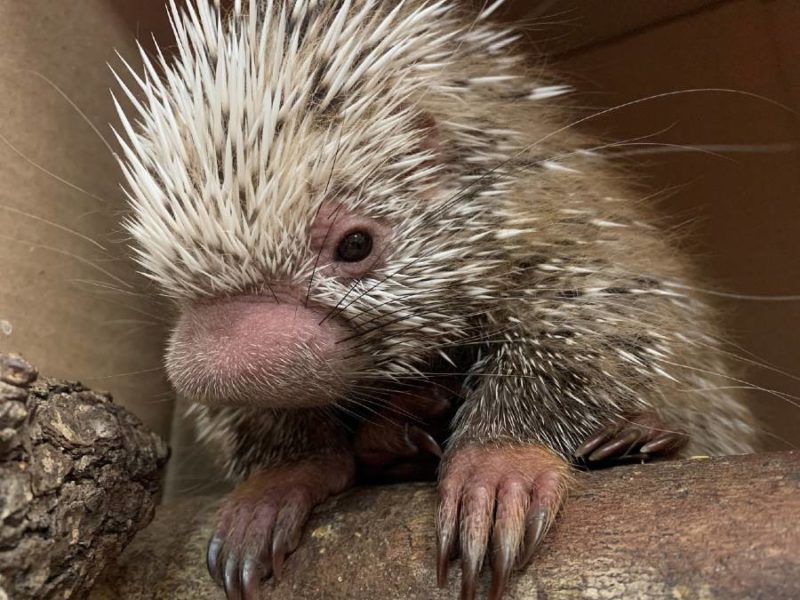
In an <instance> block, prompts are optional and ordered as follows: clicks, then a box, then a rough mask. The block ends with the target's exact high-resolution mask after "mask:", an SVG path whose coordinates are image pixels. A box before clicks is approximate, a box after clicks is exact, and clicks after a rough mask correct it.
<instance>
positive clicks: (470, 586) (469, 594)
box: [460, 564, 479, 600]
mask: <svg viewBox="0 0 800 600" xmlns="http://www.w3.org/2000/svg"><path fill="white" fill-rule="evenodd" d="M478 575H479V570H478V568H476V567H475V566H473V565H472V564H469V565H464V566H462V568H461V595H460V598H461V600H475V586H476V584H477V581H478Z"/></svg>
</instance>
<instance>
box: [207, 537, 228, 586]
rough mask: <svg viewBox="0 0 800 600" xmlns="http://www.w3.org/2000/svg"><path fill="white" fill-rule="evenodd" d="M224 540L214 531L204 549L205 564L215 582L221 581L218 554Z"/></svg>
mask: <svg viewBox="0 0 800 600" xmlns="http://www.w3.org/2000/svg"><path fill="white" fill-rule="evenodd" d="M224 542H225V540H224V538H223V537H222V536H221V535H219V534H218V533H215V534H214V535H213V536H211V539H210V540H209V541H208V549H207V550H206V566H207V567H208V574H209V575H211V577H212V579H214V580H215V581H216V582H217V583H222V574H221V573H220V568H219V567H220V565H219V556H220V552H221V551H222V545H223V543H224Z"/></svg>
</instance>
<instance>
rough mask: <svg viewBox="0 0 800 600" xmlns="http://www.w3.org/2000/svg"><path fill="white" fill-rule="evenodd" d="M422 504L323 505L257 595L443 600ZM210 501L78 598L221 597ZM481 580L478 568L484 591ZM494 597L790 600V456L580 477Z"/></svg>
mask: <svg viewBox="0 0 800 600" xmlns="http://www.w3.org/2000/svg"><path fill="white" fill-rule="evenodd" d="M435 505H436V494H435V490H434V489H433V487H432V486H430V485H425V484H419V485H402V486H388V487H372V488H362V489H357V490H354V491H352V492H350V493H348V494H345V495H343V496H341V497H339V498H336V499H334V500H332V501H331V502H329V503H328V504H326V505H325V506H324V507H322V508H321V509H320V510H319V511H317V513H316V514H315V515H314V516H313V518H312V521H311V522H310V524H309V526H308V527H307V529H306V532H305V539H304V541H303V543H302V544H301V547H300V548H299V549H298V550H297V551H296V552H295V553H294V555H292V556H291V557H290V558H289V559H288V560H287V564H286V567H285V574H284V576H283V579H282V580H281V582H280V583H279V584H277V585H274V584H272V583H268V584H267V585H265V587H264V592H263V598H265V599H266V598H274V599H277V598H280V599H281V600H289V599H295V598H297V599H300V598H302V599H306V600H316V599H323V598H324V599H326V600H339V599H342V600H344V599H348V600H374V599H375V598H387V599H388V598H391V599H393V600H394V599H412V598H414V599H429V598H430V599H444V598H457V597H458V582H457V577H458V569H457V568H454V569H453V571H454V572H453V573H452V574H451V577H450V586H449V587H448V588H447V589H446V590H438V589H436V583H435V581H436V578H435V572H434V555H435V550H434V548H435V535H434V528H433V523H434V513H435ZM215 506H216V501H215V500H213V499H209V498H196V499H191V500H187V501H184V502H181V503H177V504H173V505H171V506H163V507H161V508H159V511H158V514H157V516H156V519H155V522H154V523H153V524H152V525H151V526H150V527H149V528H148V529H146V530H145V531H143V532H142V533H141V534H140V535H139V537H138V538H137V539H136V540H135V541H134V542H133V544H132V545H131V546H130V547H129V548H128V549H127V550H126V551H125V553H124V554H123V555H122V557H121V559H120V561H119V564H118V566H117V567H116V568H114V569H113V570H111V571H110V572H109V573H107V575H106V576H105V577H104V578H103V579H102V580H101V582H100V583H99V584H98V586H97V587H96V588H95V590H94V591H93V593H92V595H91V596H90V598H91V599H92V600H120V599H126V600H145V599H151V598H152V599H156V598H158V599H161V598H169V599H174V600H183V599H187V600H188V599H193V600H195V599H196V600H208V599H215V600H219V599H222V598H224V595H223V594H222V592H221V591H220V590H219V589H218V588H217V587H216V586H215V585H214V584H213V583H212V581H211V580H210V579H209V576H208V574H207V573H206V571H205V565H204V552H205V543H206V541H207V539H208V538H209V536H210V534H211V528H212V526H213V513H214V509H215ZM487 579H488V578H487V577H486V573H484V581H483V585H484V586H486V583H487ZM480 594H482V595H483V597H485V594H486V588H485V587H484V588H483V589H482V590H481V592H480ZM479 597H481V596H480V595H479ZM507 598H508V600H513V599H517V600H519V599H531V600H532V599H545V598H546V599H548V600H562V599H564V600H566V599H570V600H572V599H576V598H579V599H581V598H585V599H617V598H618V599H625V600H630V599H634V598H646V599H654V598H655V599H658V598H670V599H673V600H674V599H684V600H687V599H693V598H697V599H712V598H720V599H725V600H730V599H738V598H748V599H750V598H764V599H770V600H796V599H797V598H800V453H797V452H790V453H781V454H766V455H754V456H741V457H726V458H714V459H699V458H698V459H692V460H684V461H680V462H668V463H658V464H651V465H636V466H627V467H619V468H615V469H609V470H605V471H598V472H592V473H586V474H582V475H581V476H580V477H579V483H578V486H577V489H576V490H575V491H574V493H573V494H572V495H571V497H570V498H569V500H568V501H567V504H566V506H565V508H564V510H563V512H562V514H561V515H560V517H559V518H558V519H557V521H556V525H555V527H554V530H553V531H552V532H551V533H550V534H549V536H548V537H547V539H546V541H545V542H544V543H543V544H542V547H541V549H540V551H539V554H538V556H537V558H536V559H535V560H534V563H533V564H532V565H531V567H530V568H529V569H528V570H527V571H525V572H524V573H523V574H521V575H517V576H514V577H513V578H512V581H511V584H510V589H509V592H508V594H507Z"/></svg>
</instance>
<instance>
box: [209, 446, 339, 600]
mask: <svg viewBox="0 0 800 600" xmlns="http://www.w3.org/2000/svg"><path fill="white" fill-rule="evenodd" d="M353 470H354V467H353V461H352V458H351V457H343V456H328V457H321V458H315V459H310V460H305V461H301V462H297V463H294V464H290V465H284V466H281V467H276V468H271V469H265V470H262V471H257V472H255V473H254V474H253V475H251V476H250V477H249V478H248V479H247V480H246V481H245V482H244V483H242V484H241V485H239V486H238V487H237V488H236V489H235V490H234V491H233V492H232V493H231V494H230V495H229V496H228V497H227V498H226V499H225V500H224V502H223V504H222V506H221V508H220V510H219V515H218V519H217V529H216V531H215V533H214V535H213V536H212V538H211V540H210V541H209V543H208V552H207V560H208V571H209V573H210V574H211V576H212V577H213V578H214V579H215V580H216V581H217V583H219V584H220V585H222V586H223V587H224V589H225V594H226V596H227V598H228V600H255V599H256V598H258V597H259V596H258V592H259V588H260V586H261V583H262V581H264V580H265V579H267V578H269V577H270V576H272V575H274V576H275V577H279V576H280V574H281V570H282V567H283V563H284V560H285V558H286V555H287V554H289V553H291V552H293V551H294V550H295V549H296V548H297V545H298V544H299V542H300V537H301V535H302V533H303V527H304V526H305V523H306V521H307V520H308V516H309V514H310V513H311V510H312V509H313V508H314V507H315V506H316V505H317V504H320V503H321V502H323V501H324V500H325V499H326V498H328V496H330V495H332V494H336V493H339V492H341V491H342V490H344V489H345V488H347V487H348V486H349V485H351V484H352V481H353Z"/></svg>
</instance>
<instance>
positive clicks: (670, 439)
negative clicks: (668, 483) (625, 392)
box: [574, 412, 689, 464]
mask: <svg viewBox="0 0 800 600" xmlns="http://www.w3.org/2000/svg"><path fill="white" fill-rule="evenodd" d="M688 442H689V437H688V435H687V434H686V433H685V432H683V431H681V430H680V429H676V428H670V427H668V426H667V425H666V424H664V423H663V421H662V420H661V418H660V417H659V416H658V415H657V414H655V413H652V412H646V413H640V414H638V415H635V416H632V417H631V418H628V419H621V420H619V421H617V422H615V423H612V424H611V425H608V426H606V427H603V428H601V429H600V430H598V431H597V432H595V433H594V434H593V435H592V436H591V437H589V438H588V439H587V440H586V441H585V442H584V443H583V444H581V445H580V446H579V447H578V448H577V449H576V450H575V453H574V455H575V458H578V459H583V460H585V461H586V462H587V463H589V464H597V463H602V462H606V461H617V460H621V459H631V458H637V459H640V460H649V459H653V458H668V457H671V456H674V455H676V454H677V453H678V452H680V451H681V450H682V449H683V448H684V447H685V446H686V444H687V443H688Z"/></svg>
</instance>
